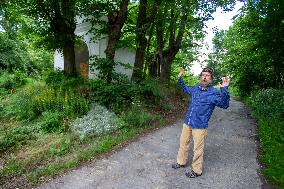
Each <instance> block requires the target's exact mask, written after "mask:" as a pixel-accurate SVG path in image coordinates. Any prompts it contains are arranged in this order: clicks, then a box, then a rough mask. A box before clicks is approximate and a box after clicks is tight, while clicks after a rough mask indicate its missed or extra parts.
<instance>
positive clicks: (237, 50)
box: [210, 0, 284, 96]
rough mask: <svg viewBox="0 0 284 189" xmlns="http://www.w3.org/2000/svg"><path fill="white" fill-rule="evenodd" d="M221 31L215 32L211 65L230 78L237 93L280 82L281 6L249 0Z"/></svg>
mask: <svg viewBox="0 0 284 189" xmlns="http://www.w3.org/2000/svg"><path fill="white" fill-rule="evenodd" d="M246 6H247V7H244V8H243V11H242V13H241V14H239V16H238V17H237V19H236V20H235V21H234V24H233V26H232V27H230V29H229V30H228V31H226V32H225V33H224V32H223V31H222V32H217V33H216V36H215V38H214V43H215V46H214V47H216V48H214V49H215V52H214V54H213V55H212V57H211V58H210V63H211V66H212V67H214V68H216V69H217V72H218V73H220V74H221V75H223V74H226V75H230V76H231V77H232V80H233V81H234V86H235V87H236V88H237V89H238V91H239V93H240V95H241V96H249V95H250V93H251V92H253V91H255V90H259V89H267V88H281V87H283V85H284V75H283V73H284V61H283V60H284V56H283V54H284V46H283V44H284V38H283V35H279V34H280V33H283V32H284V31H283V28H284V27H283V23H282V19H283V16H284V11H283V6H284V4H283V3H281V2H280V1H270V0H261V1H258V2H253V1H250V2H249V3H248V4H247V5H246Z"/></svg>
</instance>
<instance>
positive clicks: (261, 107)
mask: <svg viewBox="0 0 284 189" xmlns="http://www.w3.org/2000/svg"><path fill="white" fill-rule="evenodd" d="M248 102H249V104H250V106H251V107H252V108H253V110H254V112H255V114H256V117H257V120H258V126H259V127H258V132H259V138H260V143H261V149H262V153H261V161H262V162H263V163H264V164H265V165H266V166H265V169H264V170H263V173H264V175H265V176H266V177H267V178H268V179H269V180H270V181H272V182H273V183H274V184H275V185H276V186H277V187H279V188H281V187H284V170H283V167H284V159H283V156H284V137H283V136H284V108H283V107H284V90H276V89H267V90H260V91H256V92H254V93H253V94H252V95H251V96H250V97H249V98H248Z"/></svg>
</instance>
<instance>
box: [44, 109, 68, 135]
mask: <svg viewBox="0 0 284 189" xmlns="http://www.w3.org/2000/svg"><path fill="white" fill-rule="evenodd" d="M62 117H63V113H61V112H57V111H55V112H51V111H46V112H43V113H42V121H41V122H40V126H41V129H42V130H43V131H44V132H46V133H53V132H61V131H63V130H64V125H63V123H62Z"/></svg>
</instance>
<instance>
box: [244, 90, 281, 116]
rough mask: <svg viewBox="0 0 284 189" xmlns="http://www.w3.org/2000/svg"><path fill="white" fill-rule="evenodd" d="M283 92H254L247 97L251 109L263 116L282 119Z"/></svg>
mask: <svg viewBox="0 0 284 189" xmlns="http://www.w3.org/2000/svg"><path fill="white" fill-rule="evenodd" d="M283 97H284V90H277V89H266V90H260V91H256V92H254V93H252V94H251V96H250V97H249V103H250V105H251V106H252V108H253V109H254V110H255V111H256V112H257V113H258V114H261V115H263V116H269V117H273V118H277V119H279V118H284V98H283Z"/></svg>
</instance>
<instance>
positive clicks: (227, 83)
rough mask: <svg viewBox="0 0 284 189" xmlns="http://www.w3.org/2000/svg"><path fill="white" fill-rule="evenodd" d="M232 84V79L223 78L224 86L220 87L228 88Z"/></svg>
mask: <svg viewBox="0 0 284 189" xmlns="http://www.w3.org/2000/svg"><path fill="white" fill-rule="evenodd" d="M229 84H230V78H228V77H222V84H221V86H220V87H228V86H229Z"/></svg>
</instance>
